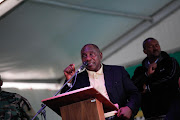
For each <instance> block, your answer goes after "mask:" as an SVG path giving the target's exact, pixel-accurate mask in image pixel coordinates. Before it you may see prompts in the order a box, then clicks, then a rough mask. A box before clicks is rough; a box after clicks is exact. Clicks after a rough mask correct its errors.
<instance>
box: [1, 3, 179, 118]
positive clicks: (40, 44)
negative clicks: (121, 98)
mask: <svg viewBox="0 0 180 120" xmlns="http://www.w3.org/2000/svg"><path fill="white" fill-rule="evenodd" d="M9 3H12V4H9ZM9 5H10V6H9ZM179 8H180V1H179V0H148V1H147V0H146V1H145V0H133V1H132V0H5V1H4V2H2V3H1V4H0V41H1V44H0V55H1V59H0V75H1V77H2V79H3V80H4V85H3V89H4V88H5V90H9V91H13V92H17V93H19V94H21V95H23V96H24V97H26V98H27V99H28V100H29V101H30V102H31V103H32V105H33V107H34V108H35V110H36V111H37V110H39V108H40V104H41V100H42V99H44V98H47V97H51V96H53V95H54V94H55V93H56V91H57V90H58V89H59V88H60V87H61V84H59V82H61V83H62V82H63V76H64V75H63V70H64V68H65V67H66V66H68V65H69V64H71V63H75V64H76V66H77V68H78V67H79V66H80V65H81V58H80V50H81V48H82V47H83V45H85V44H87V43H94V44H97V45H98V46H99V47H100V49H101V50H102V52H103V57H104V59H103V63H105V64H114V65H122V66H131V65H134V64H136V63H140V61H141V60H142V59H143V58H144V57H145V55H144V53H143V51H142V42H143V41H144V40H145V39H146V38H148V37H154V38H156V39H157V40H158V41H159V42H160V45H161V48H162V50H165V51H167V52H168V53H170V52H175V51H180V40H179V38H180V24H179V20H180V10H179ZM18 85H20V86H23V87H24V88H26V90H23V91H22V90H19V89H14V88H13V87H18ZM18 88H19V87H18ZM24 88H22V89H24ZM27 88H28V89H27ZM40 88H41V89H42V88H43V90H35V89H40ZM52 90H54V91H52ZM32 96H33V97H32ZM47 111H48V112H47V114H48V115H47V117H48V118H49V119H52V120H53V119H54V120H55V119H57V117H59V116H56V115H55V116H56V117H54V114H53V112H52V111H51V110H49V109H48V110H47ZM48 118H47V119H48Z"/></svg>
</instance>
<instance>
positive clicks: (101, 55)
mask: <svg viewBox="0 0 180 120" xmlns="http://www.w3.org/2000/svg"><path fill="white" fill-rule="evenodd" d="M100 57H101V60H102V58H103V54H102V52H100Z"/></svg>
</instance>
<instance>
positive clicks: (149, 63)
mask: <svg viewBox="0 0 180 120" xmlns="http://www.w3.org/2000/svg"><path fill="white" fill-rule="evenodd" d="M158 60H159V58H157V59H156V61H155V62H154V63H157V61H158ZM149 64H151V63H150V62H149V60H148V65H149Z"/></svg>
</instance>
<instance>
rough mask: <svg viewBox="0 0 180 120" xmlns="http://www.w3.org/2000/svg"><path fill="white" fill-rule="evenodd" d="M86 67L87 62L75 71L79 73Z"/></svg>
mask: <svg viewBox="0 0 180 120" xmlns="http://www.w3.org/2000/svg"><path fill="white" fill-rule="evenodd" d="M87 65H88V62H87V61H85V62H83V64H82V65H81V67H80V68H79V69H78V70H77V72H80V71H81V70H83V69H84V68H85V67H86V66H87Z"/></svg>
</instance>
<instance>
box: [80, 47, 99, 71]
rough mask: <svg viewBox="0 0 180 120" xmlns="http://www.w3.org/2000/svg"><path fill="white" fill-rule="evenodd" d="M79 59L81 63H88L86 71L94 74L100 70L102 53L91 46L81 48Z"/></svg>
mask: <svg viewBox="0 0 180 120" xmlns="http://www.w3.org/2000/svg"><path fill="white" fill-rule="evenodd" d="M81 59H82V62H88V65H87V67H86V69H87V70H90V71H95V72H96V71H98V70H99V69H100V68H101V60H102V53H101V52H100V51H99V50H98V49H97V48H96V47H94V46H93V45H87V46H85V47H83V48H82V50H81Z"/></svg>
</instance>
